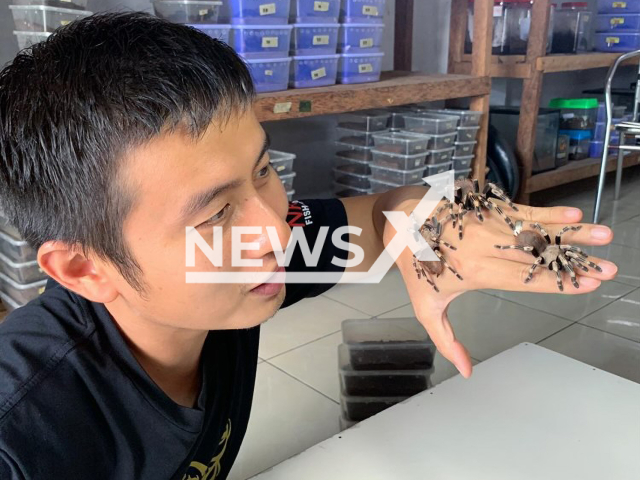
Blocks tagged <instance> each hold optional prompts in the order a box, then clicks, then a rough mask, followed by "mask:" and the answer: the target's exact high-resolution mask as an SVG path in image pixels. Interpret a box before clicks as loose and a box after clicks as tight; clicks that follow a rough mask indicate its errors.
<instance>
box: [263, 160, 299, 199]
mask: <svg viewBox="0 0 640 480" xmlns="http://www.w3.org/2000/svg"><path fill="white" fill-rule="evenodd" d="M269 158H270V160H271V166H272V167H273V169H274V170H275V171H276V173H277V174H278V176H279V177H280V180H282V185H283V186H284V189H285V191H286V192H287V197H288V198H289V201H291V200H293V194H294V193H296V191H295V190H294V189H293V180H294V179H295V178H296V172H294V171H293V161H294V160H295V159H296V156H295V155H294V154H293V153H286V152H279V151H277V150H269Z"/></svg>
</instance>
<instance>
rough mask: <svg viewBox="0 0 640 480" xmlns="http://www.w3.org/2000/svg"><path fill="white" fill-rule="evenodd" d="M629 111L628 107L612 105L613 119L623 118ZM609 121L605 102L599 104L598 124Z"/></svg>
mask: <svg viewBox="0 0 640 480" xmlns="http://www.w3.org/2000/svg"><path fill="white" fill-rule="evenodd" d="M626 111H627V107H625V106H624V105H612V106H611V113H612V115H611V118H612V119H614V118H623V117H624V115H625V112H626ZM606 121H607V112H606V110H605V106H604V103H603V102H600V103H598V113H597V114H596V122H606Z"/></svg>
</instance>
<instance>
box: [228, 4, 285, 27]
mask: <svg viewBox="0 0 640 480" xmlns="http://www.w3.org/2000/svg"><path fill="white" fill-rule="evenodd" d="M230 1H231V17H232V18H231V23H234V24H248V25H286V24H287V23H289V12H290V8H291V3H290V0H230Z"/></svg>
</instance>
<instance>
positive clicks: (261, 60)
mask: <svg viewBox="0 0 640 480" xmlns="http://www.w3.org/2000/svg"><path fill="white" fill-rule="evenodd" d="M242 60H243V61H244V62H246V63H251V64H253V63H274V62H290V61H291V57H282V58H244V57H242Z"/></svg>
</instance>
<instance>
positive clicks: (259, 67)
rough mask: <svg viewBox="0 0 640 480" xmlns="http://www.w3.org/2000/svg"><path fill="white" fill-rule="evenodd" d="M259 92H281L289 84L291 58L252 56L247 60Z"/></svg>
mask: <svg viewBox="0 0 640 480" xmlns="http://www.w3.org/2000/svg"><path fill="white" fill-rule="evenodd" d="M245 62H246V64H247V66H248V67H249V71H250V72H251V78H253V84H254V86H255V88H256V91H257V92H258V93H264V92H279V91H281V90H286V89H287V87H288V85H289V66H290V65H291V58H266V59H265V58H251V59H246V60H245Z"/></svg>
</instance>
